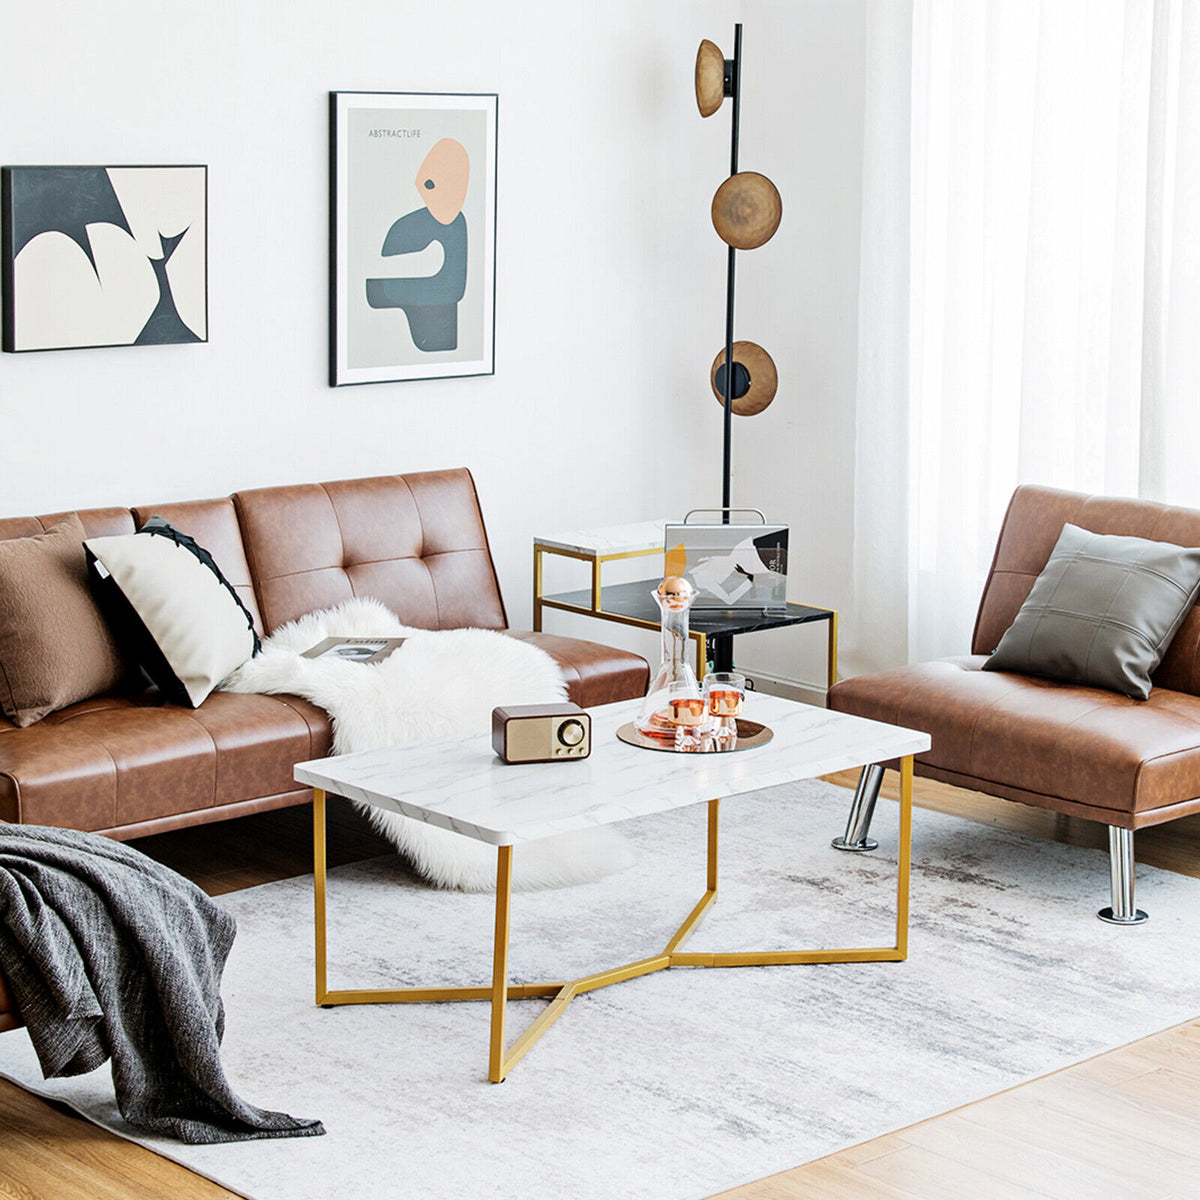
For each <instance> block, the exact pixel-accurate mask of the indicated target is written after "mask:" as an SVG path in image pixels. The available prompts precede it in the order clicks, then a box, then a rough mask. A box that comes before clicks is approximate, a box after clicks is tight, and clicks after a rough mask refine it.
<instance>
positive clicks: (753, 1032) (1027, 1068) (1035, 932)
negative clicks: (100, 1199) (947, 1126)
mask: <svg viewBox="0 0 1200 1200" xmlns="http://www.w3.org/2000/svg"><path fill="white" fill-rule="evenodd" d="M847 801H848V793H846V792H843V791H841V790H840V789H837V788H833V787H830V786H827V785H824V784H821V783H801V784H793V785H788V786H787V787H783V788H774V789H770V790H768V791H764V792H760V793H756V794H754V795H751V796H745V797H739V798H736V799H733V800H728V801H725V802H723V803H722V837H721V864H722V882H721V893H720V896H719V898H718V900H717V903H716V905H715V907H714V908H713V909H712V910H711V911H710V913H709V915H708V917H707V918H706V920H705V922H704V923H703V925H702V926H701V927H700V929H699V930H698V931H697V933H696V934H695V935H694V937H693V938H692V941H691V942H690V943H689V948H691V949H697V950H701V949H711V950H720V949H745V948H752V947H753V948H799V947H801V946H805V945H821V944H830V945H862V944H882V943H885V942H887V941H888V940H889V939H890V937H891V932H892V928H893V924H892V922H893V918H892V912H893V903H894V896H895V892H894V878H895V876H894V871H895V847H896V832H895V825H896V821H895V814H896V806H895V805H891V804H887V803H882V804H881V805H880V812H879V814H878V816H877V818H876V826H877V828H876V829H875V830H874V831H873V832H874V833H875V834H876V836H878V837H879V839H880V842H881V843H882V844H881V848H880V850H879V851H877V852H876V853H875V854H871V855H848V854H839V853H838V852H837V851H835V850H832V849H830V847H829V839H830V837H831V836H833V835H835V834H837V833H840V832H841V829H842V826H843V823H844V819H845V813H846V804H847ZM704 815H705V814H704V808H703V806H698V807H696V808H694V809H689V810H685V811H683V812H678V813H671V814H663V815H660V816H656V817H653V818H647V819H645V820H641V821H637V822H630V823H627V824H626V825H625V826H623V828H624V830H625V832H626V834H627V835H628V837H629V839H630V841H631V842H632V843H633V845H634V847H635V849H636V851H637V854H638V863H637V865H635V866H634V867H633V868H631V869H630V870H628V871H626V872H624V873H623V874H621V875H619V876H614V877H612V878H610V879H608V880H604V881H601V882H598V883H592V884H587V885H585V886H582V887H578V888H574V889H570V890H566V891H557V892H532V893H526V894H524V895H521V896H518V897H515V898H514V902H513V939H512V956H511V979H512V980H513V981H519V980H523V979H546V978H565V977H572V976H575V975H580V974H584V973H586V972H588V971H591V970H594V969H599V968H602V967H607V966H613V965H616V964H619V963H622V962H626V961H628V960H631V959H635V958H638V957H641V956H644V955H647V954H650V953H656V952H658V951H659V950H661V948H662V946H663V944H664V943H665V941H666V939H667V938H668V937H669V936H670V934H671V933H672V932H673V931H674V929H675V928H676V926H677V924H678V923H679V921H681V920H682V918H683V917H684V916H685V915H686V914H687V913H688V911H689V910H690V909H691V907H692V905H693V903H694V902H695V901H696V900H697V899H698V898H699V896H700V895H701V893H702V892H703V889H704V852H705V840H704ZM914 829H915V834H914V856H913V866H914V871H913V880H912V930H911V939H910V945H909V958H908V961H907V962H904V963H888V964H885V963H880V964H861V965H830V966H795V967H755V968H744V969H731V970H706V969H692V970H688V969H682V968H676V969H674V970H671V971H664V972H660V973H658V974H655V975H650V976H647V977H644V978H642V979H638V980H634V981H630V982H626V983H622V984H618V985H616V986H614V987H611V988H606V989H603V990H601V991H597V992H592V993H590V994H588V995H585V996H582V997H580V998H578V999H576V1000H574V1001H573V1002H572V1003H571V1005H570V1006H569V1007H568V1008H567V1010H566V1012H565V1014H564V1015H563V1016H562V1017H561V1018H560V1019H559V1021H558V1023H557V1024H556V1025H555V1026H554V1027H553V1028H552V1029H551V1030H550V1031H549V1032H548V1033H547V1034H546V1036H545V1037H544V1038H543V1039H542V1040H541V1041H540V1042H538V1043H537V1044H536V1045H535V1046H534V1047H533V1049H532V1050H531V1051H530V1053H529V1055H528V1056H527V1057H526V1058H525V1059H523V1060H522V1061H521V1062H520V1063H518V1064H517V1066H516V1067H515V1068H514V1069H513V1072H512V1074H511V1075H510V1076H509V1078H508V1079H507V1081H506V1082H505V1083H503V1084H501V1085H493V1084H489V1083H487V1082H485V1080H486V1059H487V1046H488V1006H487V1005H486V1004H485V1003H467V1004H441V1005H393V1006H373V1007H367V1006H354V1007H343V1008H337V1009H329V1010H320V1009H317V1008H315V1007H314V1006H313V1003H312V993H313V978H312V931H311V913H312V899H311V882H310V880H307V879H302V880H292V881H288V882H284V883H276V884H269V885H266V886H264V887H259V888H255V889H253V890H251V891H247V892H241V893H237V894H235V895H232V896H226V897H222V898H221V902H222V903H224V904H226V905H227V906H228V908H229V909H230V910H231V911H232V912H234V914H235V915H236V916H237V918H238V922H239V926H240V931H239V934H238V940H237V943H236V944H235V946H234V950H233V954H232V956H231V958H230V962H229V967H228V970H227V973H226V984H225V988H224V994H225V999H226V1003H227V1008H228V1027H227V1033H226V1038H225V1064H226V1068H227V1070H228V1072H229V1076H230V1079H231V1082H232V1083H233V1084H234V1086H235V1087H236V1088H237V1089H238V1090H239V1091H240V1092H241V1093H242V1094H243V1095H245V1096H246V1098H247V1099H249V1100H251V1101H253V1102H254V1103H257V1104H263V1105H269V1106H271V1107H273V1108H282V1109H285V1110H286V1111H288V1112H293V1113H302V1114H304V1115H305V1116H314V1117H319V1118H321V1120H323V1121H324V1122H325V1125H326V1128H327V1129H328V1131H329V1133H328V1136H326V1137H323V1138H308V1139H301V1140H295V1141H276V1142H246V1143H242V1144H240V1145H232V1146H197V1147H184V1146H179V1145H174V1144H168V1143H166V1142H163V1141H160V1140H154V1139H144V1140H143V1139H138V1140H143V1141H144V1144H145V1145H148V1146H150V1147H151V1148H152V1149H155V1150H157V1151H159V1152H160V1153H164V1154H166V1155H168V1156H170V1157H172V1158H175V1159H177V1160H178V1161H180V1162H182V1163H184V1164H186V1165H187V1166H189V1167H191V1168H192V1169H193V1170H196V1171H198V1172H200V1173H202V1174H205V1175H209V1176H211V1177H212V1178H214V1179H216V1180H218V1181H219V1182H221V1183H223V1184H224V1185H225V1186H227V1187H229V1188H230V1189H232V1190H234V1191H238V1192H241V1193H244V1194H245V1195H247V1196H251V1197H254V1198H255V1200H310V1198H311V1200H318V1198H320V1200H326V1198H327V1197H328V1196H331V1195H338V1196H353V1197H354V1198H355V1200H407V1198H408V1197H414V1198H416V1197H419V1198H420V1200H451V1198H453V1200H477V1198H481V1197H488V1198H489V1200H518V1198H520V1200H560V1198H562V1197H571V1198H572V1200H612V1198H613V1197H621V1198H622V1200H638V1198H645V1200H688V1198H691V1197H706V1196H709V1195H711V1194H713V1193H715V1192H719V1191H721V1190H723V1189H725V1188H728V1187H732V1186H734V1185H736V1184H738V1183H741V1182H744V1181H746V1180H748V1179H753V1178H758V1177H760V1176H763V1175H767V1174H770V1173H772V1172H774V1171H777V1170H782V1169H785V1168H788V1167H791V1166H795V1165H796V1164H798V1163H801V1162H804V1161H807V1160H809V1159H812V1158H816V1157H819V1156H821V1155H824V1154H827V1153H829V1152H831V1151H833V1150H836V1149H838V1148H840V1147H844V1146H847V1145H851V1144H854V1143H856V1142H859V1141H862V1140H864V1139H867V1138H871V1137H874V1136H876V1135H878V1134H882V1133H885V1132H887V1131H889V1130H893V1129H897V1128H900V1127H902V1126H904V1125H907V1124H910V1123H911V1122H913V1121H917V1120H920V1119H923V1118H925V1117H928V1116H931V1115H934V1114H936V1113H939V1112H944V1111H946V1110H947V1109H950V1108H953V1107H955V1106H957V1105H960V1104H963V1103H965V1102H968V1101H971V1100H974V1099H978V1098H979V1097H982V1096H986V1095H990V1094H992V1093H994V1092H997V1091H999V1090H1001V1089H1002V1088H1005V1087H1009V1086H1011V1085H1013V1084H1015V1083H1018V1082H1020V1081H1022V1080H1025V1079H1028V1078H1031V1077H1034V1076H1038V1075H1042V1074H1045V1073H1046V1072H1049V1071H1052V1070H1055V1069H1057V1068H1060V1067H1063V1066H1066V1065H1068V1064H1070V1063H1072V1062H1076V1061H1078V1060H1080V1059H1083V1058H1086V1057H1089V1056H1091V1055H1093V1054H1096V1053H1098V1052H1100V1051H1102V1050H1105V1049H1109V1048H1111V1047H1113V1046H1117V1045H1121V1044H1124V1043H1126V1042H1129V1041H1132V1040H1133V1039H1135V1038H1138V1037H1141V1036H1144V1035H1146V1034H1148V1033H1151V1032H1154V1031H1156V1030H1159V1029H1163V1028H1166V1027H1168V1026H1170V1025H1173V1024H1175V1023H1177V1022H1179V1021H1182V1020H1186V1019H1188V1018H1190V1017H1194V1016H1196V1015H1197V1014H1200V959H1197V957H1196V956H1195V955H1194V954H1192V953H1191V948H1192V947H1194V946H1195V945H1196V939H1197V936H1200V881H1196V880H1192V879H1187V878H1184V877H1182V876H1176V875H1172V874H1169V873H1167V872H1163V871H1155V870H1151V869H1148V868H1144V869H1142V870H1141V871H1140V872H1139V880H1138V884H1139V893H1138V900H1139V903H1140V904H1141V906H1142V907H1143V908H1145V909H1147V910H1148V911H1149V912H1150V915H1151V920H1150V923H1149V924H1147V925H1144V926H1141V927H1139V928H1134V929H1117V928H1113V927H1112V926H1109V925H1104V924H1102V923H1101V922H1100V921H1098V920H1096V918H1095V915H1094V913H1095V910H1096V908H1097V907H1099V906H1100V904H1102V903H1104V902H1105V901H1106V887H1107V880H1108V870H1107V860H1106V856H1105V855H1103V854H1101V853H1098V852H1096V851H1089V850H1082V849H1078V848H1076V847H1068V846H1060V845H1056V844H1054V843H1048V842H1042V841H1038V840H1036V839H1032V838H1026V837H1023V836H1020V835H1017V834H1012V833H1008V832H1005V831H1003V830H997V829H994V828H991V827H989V826H984V825H979V824H975V823H973V822H967V821H962V820H958V819H955V818H952V817H946V816H943V815H941V814H938V813H933V812H926V811H922V810H917V812H916V813H915V822H914ZM517 853H518V854H520V848H518V850H517ZM492 920H493V907H492V901H491V898H490V897H488V896H486V895H477V894H464V893H454V892H445V891H435V890H432V889H430V888H428V887H426V886H424V885H422V884H419V883H417V882H415V881H414V878H413V876H412V875H411V873H410V872H409V871H408V869H407V868H405V867H404V866H403V864H402V863H401V861H400V860H399V859H396V858H392V857H388V858H385V859H379V860H375V861H373V862H369V863H364V864H358V865H356V866H353V867H346V868H342V869H340V870H338V871H336V872H333V873H332V874H331V884H330V947H331V964H330V984H331V986H333V987H339V986H350V987H353V986H389V985H392V986H395V985H398V984H432V983H441V982H446V983H449V982H461V983H467V982H476V983H483V982H486V981H487V980H488V978H489V976H490V963H491V933H492ZM542 1005H543V1002H542V1001H537V1000H529V1001H520V1002H514V1003H511V1004H510V1005H509V1021H510V1039H511V1038H512V1037H515V1036H516V1035H517V1033H519V1032H520V1030H521V1029H522V1028H523V1027H524V1025H525V1024H526V1023H527V1022H528V1020H530V1019H532V1017H533V1016H534V1015H536V1013H538V1012H540V1011H541V1008H542ZM0 1073H3V1074H4V1075H5V1076H7V1077H8V1078H10V1079H14V1080H15V1081H16V1082H18V1083H20V1084H22V1085H23V1086H27V1087H31V1088H32V1089H34V1090H38V1091H41V1092H43V1093H44V1094H47V1095H52V1096H55V1097H57V1098H59V1099H61V1100H64V1101H66V1102H67V1103H69V1104H71V1105H73V1106H74V1107H76V1108H78V1109H80V1111H82V1112H84V1113H85V1114H86V1115H88V1116H90V1117H91V1118H92V1119H93V1120H96V1121H98V1122H99V1123H101V1124H106V1125H109V1126H110V1127H117V1126H118V1125H119V1122H118V1119H117V1115H116V1112H115V1109H114V1106H113V1104H112V1098H111V1095H112V1094H111V1084H110V1080H109V1076H108V1070H107V1068H101V1070H99V1071H97V1072H94V1073H93V1074H92V1075H89V1076H86V1077H84V1078H82V1079H78V1080H66V1081H55V1082H52V1083H49V1084H43V1083H42V1082H41V1080H40V1078H39V1076H38V1071H37V1067H36V1064H35V1060H34V1058H33V1055H32V1052H31V1051H30V1049H29V1045H28V1039H27V1038H26V1036H25V1034H24V1033H23V1032H22V1031H16V1032H13V1033H8V1034H3V1035H0ZM125 1132H128V1131H125Z"/></svg>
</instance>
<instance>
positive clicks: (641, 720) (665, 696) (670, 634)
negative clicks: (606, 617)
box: [633, 575, 704, 739]
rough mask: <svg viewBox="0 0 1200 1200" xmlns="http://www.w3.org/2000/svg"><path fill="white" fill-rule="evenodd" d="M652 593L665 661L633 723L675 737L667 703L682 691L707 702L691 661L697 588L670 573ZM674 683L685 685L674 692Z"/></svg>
mask: <svg viewBox="0 0 1200 1200" xmlns="http://www.w3.org/2000/svg"><path fill="white" fill-rule="evenodd" d="M650 595H651V596H653V597H654V601H655V603H656V604H657V605H658V611H659V613H660V618H659V619H660V622H661V624H662V662H661V664H660V665H659V668H658V670H657V672H655V675H654V678H653V679H652V680H651V682H650V690H649V691H648V692H647V693H646V698H645V699H644V700H643V701H642V707H641V709H640V710H639V711H638V715H637V720H636V721H634V723H633V724H634V728H635V729H636V730H637V731H638V732H639V733H644V734H647V735H648V736H650V737H657V738H663V739H673V738H674V737H675V729H676V722H675V721H673V720H672V717H671V712H670V709H669V707H668V705H669V704H671V703H678V702H679V701H678V697H679V695H680V692H681V691H683V690H686V694H687V695H688V696H690V697H691V698H693V699H696V700H699V701H700V703H701V704H703V703H704V690H703V689H702V688H701V687H700V683H699V681H698V680H697V679H696V672H695V671H693V670H692V668H691V665H690V664H689V663H688V611H689V609H690V608H691V607H692V601H693V600H695V598H696V589H695V588H694V587H692V585H691V584H690V583H689V582H688V581H687V580H686V579H683V578H682V577H680V576H678V575H669V576H668V577H667V578H666V579H664V580H663V581H662V583H660V584H659V585H658V587H657V588H656V589H655V590H654V591H653V592H651V593H650ZM672 684H675V685H680V684H683V685H685V688H684V689H681V688H680V687H679V686H676V688H675V689H674V691H673V692H672V688H671V685H672Z"/></svg>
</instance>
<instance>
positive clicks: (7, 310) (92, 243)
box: [0, 164, 209, 354]
mask: <svg viewBox="0 0 1200 1200" xmlns="http://www.w3.org/2000/svg"><path fill="white" fill-rule="evenodd" d="M0 227H2V233H0V304H2V305H3V332H2V339H0V346H2V348H3V349H4V350H5V351H7V352H9V353H18V354H19V353H26V352H30V351H39V350H81V349H94V348H98V347H104V346H137V345H166V344H179V343H188V342H194V343H203V342H207V341H208V329H209V322H208V316H209V314H208V167H207V166H205V165H202V164H180V165H157V164H156V165H150V164H139V165H128V166H6V167H3V168H0ZM168 266H169V269H168Z"/></svg>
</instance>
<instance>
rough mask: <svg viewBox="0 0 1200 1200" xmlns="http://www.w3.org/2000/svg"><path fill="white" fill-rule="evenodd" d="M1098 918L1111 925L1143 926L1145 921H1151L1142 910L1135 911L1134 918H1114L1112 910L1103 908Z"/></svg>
mask: <svg viewBox="0 0 1200 1200" xmlns="http://www.w3.org/2000/svg"><path fill="white" fill-rule="evenodd" d="M1096 916H1098V917H1099V918H1100V920H1102V921H1107V922H1108V924H1109V925H1141V924H1142V923H1143V922H1144V921H1148V920H1150V917H1149V915H1148V914H1147V913H1144V912H1142V910H1141V909H1140V908H1135V909H1134V910H1133V916H1132V917H1114V916H1113V910H1112V909H1111V908H1102V909H1101V910H1100V911H1099V912H1098V913H1097V914H1096Z"/></svg>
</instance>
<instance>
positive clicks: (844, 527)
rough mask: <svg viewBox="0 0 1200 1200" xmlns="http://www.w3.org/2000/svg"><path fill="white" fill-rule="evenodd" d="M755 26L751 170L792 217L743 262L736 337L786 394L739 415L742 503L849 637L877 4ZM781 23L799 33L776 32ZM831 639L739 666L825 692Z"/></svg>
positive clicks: (747, 145)
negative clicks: (869, 97) (866, 140)
mask: <svg viewBox="0 0 1200 1200" xmlns="http://www.w3.org/2000/svg"><path fill="white" fill-rule="evenodd" d="M743 19H744V22H745V30H744V34H743V37H744V50H743V53H744V60H745V67H744V72H745V77H744V82H743V102H742V140H741V155H740V162H739V166H740V167H741V169H742V170H758V171H761V172H762V173H763V174H764V175H767V176H768V177H769V178H770V179H772V180H773V181H774V182H775V185H776V186H777V187H778V188H779V191H780V194H781V195H782V197H783V220H782V222H781V223H780V227H779V231H778V232H777V233H776V234H775V236H774V237H773V238H772V239H771V241H769V242H768V243H767V244H766V245H765V246H762V247H760V248H759V249H757V250H753V251H748V252H747V253H745V254H740V255H738V268H737V270H738V289H737V314H736V321H735V336H736V337H738V338H746V339H748V340H749V341H753V342H758V343H759V344H760V345H761V346H763V347H764V349H766V351H767V352H768V353H769V354H770V355H771V357H772V358H773V359H774V360H775V365H776V366H777V367H778V369H779V391H778V394H777V395H776V398H775V401H774V403H773V404H772V405H771V407H770V408H768V409H767V410H766V411H765V412H763V413H761V414H759V415H758V416H756V417H747V418H735V420H734V429H733V438H734V442H733V446H734V450H733V469H734V477H733V489H732V491H733V497H732V498H733V502H734V503H735V504H750V505H753V506H754V507H756V508H761V509H763V510H764V511H765V512H766V513H767V516H768V517H769V518H770V519H772V520H778V521H786V522H788V524H789V525H790V527H791V557H790V563H789V572H788V598H789V599H790V600H792V601H795V602H797V603H801V604H813V605H818V606H821V607H826V608H836V609H838V610H840V612H841V614H842V618H843V627H845V626H846V625H848V624H850V625H852V620H853V613H852V612H850V611H849V602H850V599H851V566H852V562H853V546H852V534H853V528H854V523H853V501H854V393H855V384H856V379H857V355H858V259H859V234H860V217H861V208H862V155H863V114H864V109H863V101H864V89H865V58H864V56H865V49H866V46H865V36H866V26H865V7H864V5H863V4H860V3H845V2H842V0H823V2H820V3H818V2H811V0H810V2H808V3H803V4H795V3H790V2H789V0H750V2H749V3H748V4H747V5H746V12H745V16H744V18H743ZM781 27H786V30H787V36H786V37H775V36H765V35H764V31H773V30H775V29H779V28H781ZM714 353H715V351H714ZM710 361H711V359H710ZM714 407H715V405H714ZM824 631H825V626H824V625H823V624H822V625H817V626H811V627H809V628H807V629H800V630H797V629H787V630H779V631H771V632H765V633H756V634H755V635H754V636H753V637H745V638H740V639H739V640H738V642H737V643H736V655H737V661H738V665H739V666H741V667H743V668H745V669H746V670H748V671H749V672H750V673H751V674H756V673H763V674H766V675H769V676H774V677H775V678H778V679H783V680H786V681H798V682H800V683H801V684H806V685H809V686H812V687H815V688H823V687H824V683H825V663H826V659H825V655H826V648H825V638H824ZM844 632H845V630H844Z"/></svg>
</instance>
